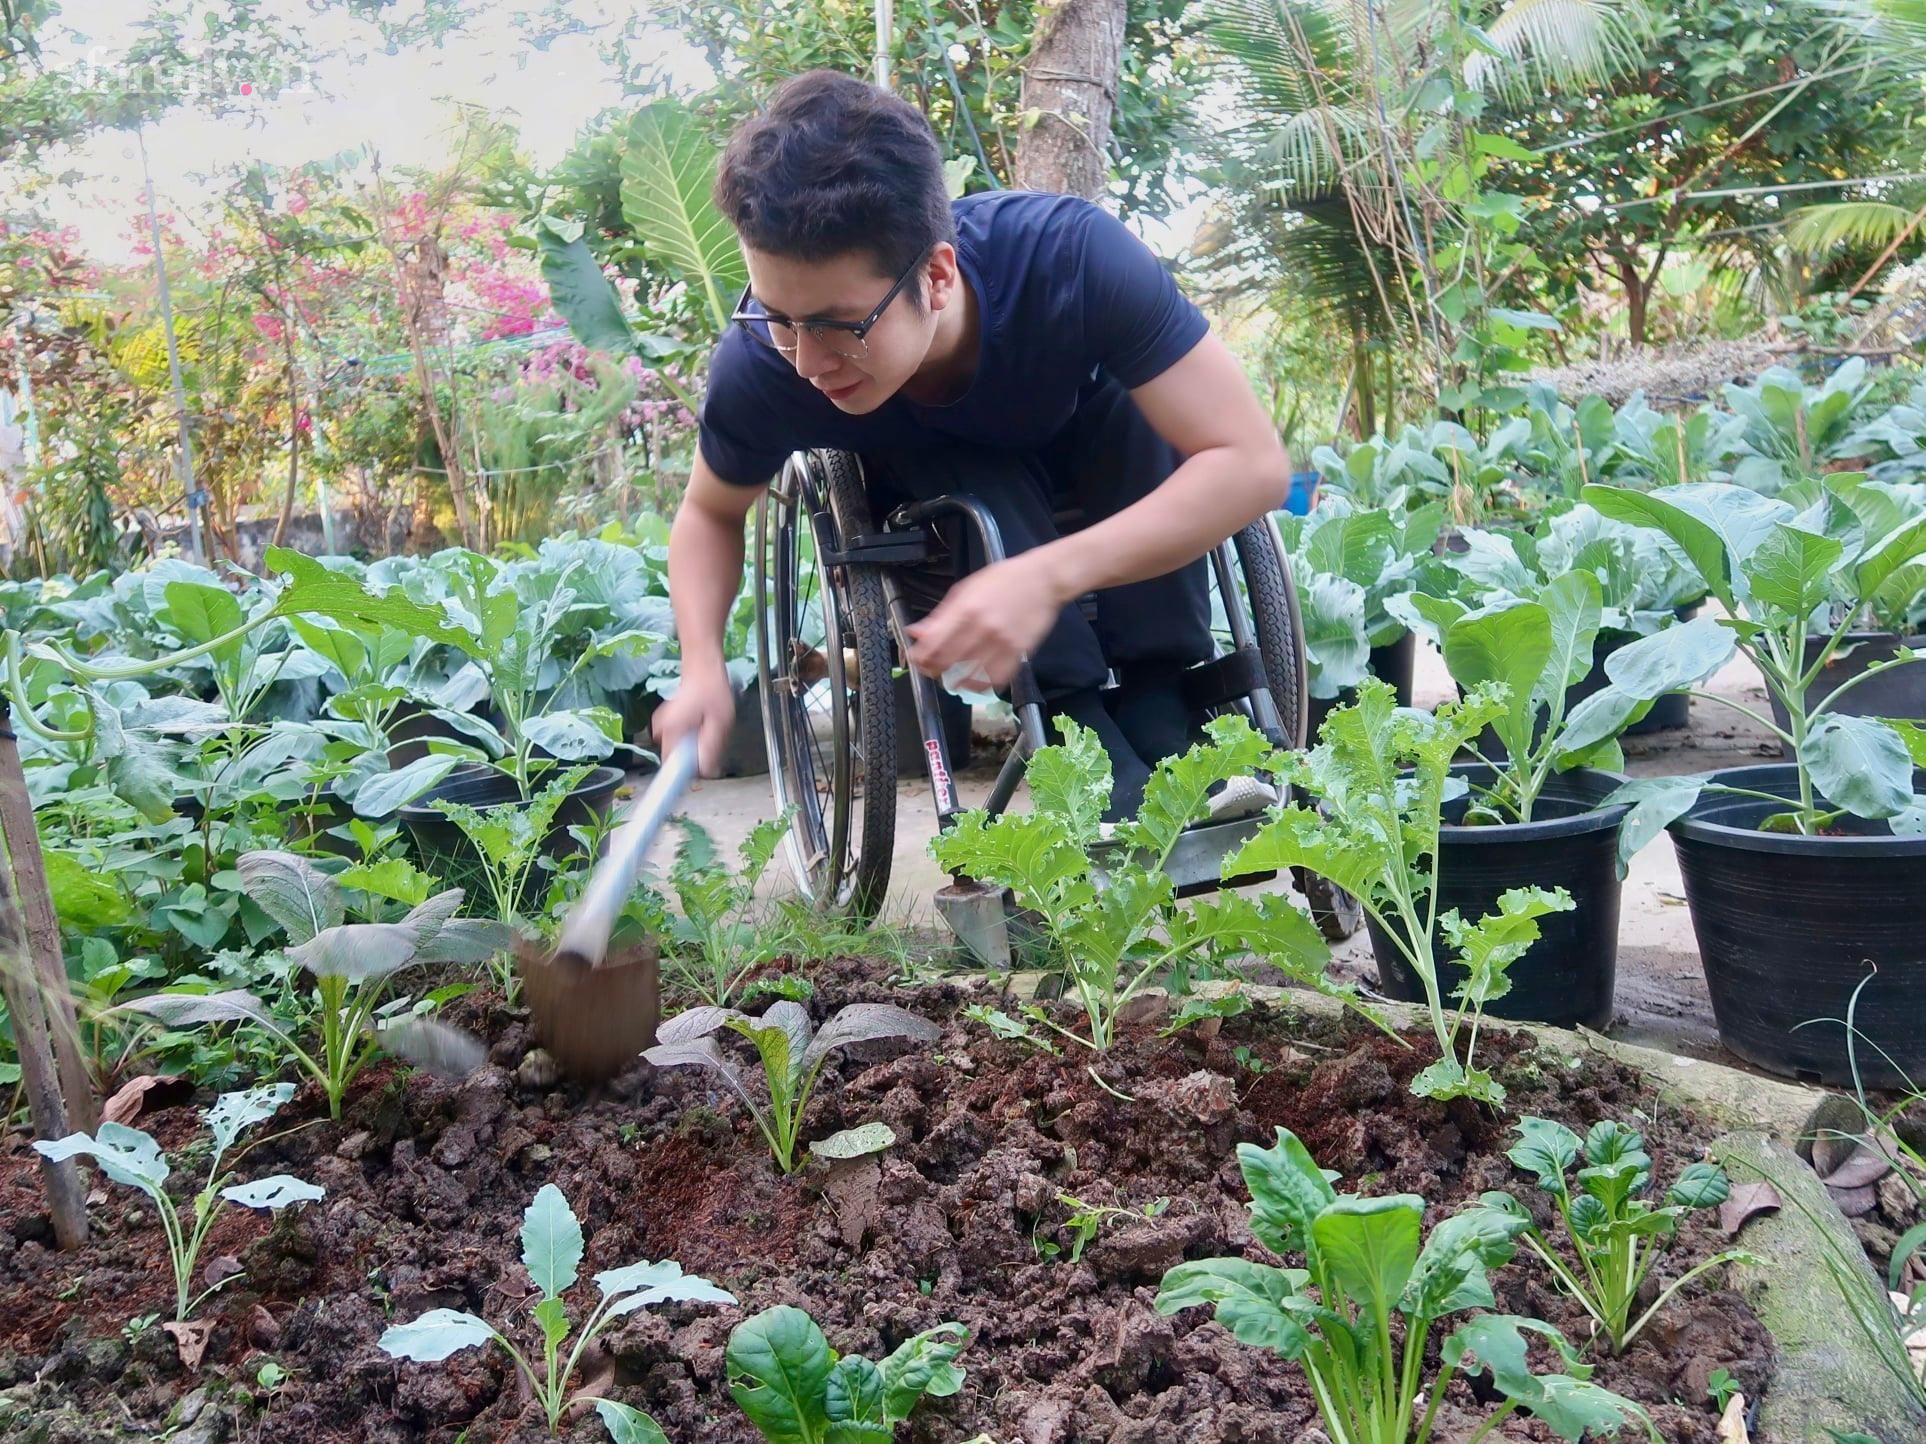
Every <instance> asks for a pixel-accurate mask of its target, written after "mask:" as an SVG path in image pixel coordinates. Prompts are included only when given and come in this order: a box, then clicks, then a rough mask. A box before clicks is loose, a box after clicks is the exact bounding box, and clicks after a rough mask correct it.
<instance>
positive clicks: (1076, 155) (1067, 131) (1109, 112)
mask: <svg viewBox="0 0 1926 1444" xmlns="http://www.w3.org/2000/svg"><path fill="white" fill-rule="evenodd" d="M1125 10H1126V6H1125V0H1046V3H1045V4H1044V5H1042V6H1041V7H1040V8H1039V10H1038V16H1039V19H1038V24H1037V33H1036V38H1035V41H1034V43H1033V44H1032V46H1031V48H1030V58H1029V60H1028V61H1026V62H1025V63H1024V67H1023V95H1022V101H1021V106H1022V112H1023V129H1022V132H1021V134H1020V135H1019V136H1018V139H1017V153H1016V169H1015V177H1014V179H1015V181H1016V185H1017V189H1019V190H1030V191H1061V192H1065V193H1067V194H1069V195H1077V196H1082V197H1084V198H1085V199H1086V200H1098V199H1100V198H1101V197H1102V196H1103V194H1104V188H1105V184H1106V182H1107V181H1108V180H1109V176H1110V120H1111V117H1112V116H1113V115H1114V114H1115V113H1116V108H1117V77H1118V71H1119V70H1120V68H1121V67H1122V64H1123V40H1124V18H1125Z"/></svg>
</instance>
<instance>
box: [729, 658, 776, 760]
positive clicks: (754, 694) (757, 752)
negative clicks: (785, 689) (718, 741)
mask: <svg viewBox="0 0 1926 1444" xmlns="http://www.w3.org/2000/svg"><path fill="white" fill-rule="evenodd" d="M766 735H767V734H766V733H764V731H763V728H762V683H761V679H759V678H756V677H751V678H750V679H749V685H748V686H746V687H744V688H743V689H742V690H741V691H740V692H738V693H736V725H735V726H734V727H733V728H732V729H730V732H729V745H728V746H726V747H725V748H723V750H722V775H723V776H724V777H762V776H764V775H765V774H767V773H768V771H769V746H768V743H767V742H766V741H765V740H764V739H765V737H766Z"/></svg>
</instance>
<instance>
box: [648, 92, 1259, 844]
mask: <svg viewBox="0 0 1926 1444" xmlns="http://www.w3.org/2000/svg"><path fill="white" fill-rule="evenodd" d="M715 193H716V200H717V203H718V205H719V206H720V208H721V210H722V213H723V214H724V215H725V216H726V217H727V218H728V219H729V221H730V222H731V223H732V224H733V225H734V226H735V228H736V232H737V234H738V236H739V237H740V238H741V241H742V246H743V251H744V254H745V257H746V259H747V263H748V271H749V282H750V284H749V287H748V289H747V291H745V293H744V294H743V296H742V298H741V300H740V302H739V304H738V305H737V307H736V312H735V321H736V325H735V327H734V329H732V330H731V331H730V333H729V334H728V335H727V336H725V337H724V338H723V340H722V342H721V343H720V344H719V345H718V346H717V348H716V351H715V354H714V357H713V359H712V361H711V364H710V371H709V384H708V391H707V394H706V396H705V398H704V401H703V403H702V409H701V418H700V435H699V449H698V454H697V456H696V459H695V463H694V467H693V470H692V473H691V476H690V479H689V486H688V490H687V492H686V493H685V495H684V497H683V501H682V504H681V507H680V509H679V510H678V512H677V514H676V518H675V523H674V526H673V528H672V529H671V531H670V536H669V585H670V594H671V596H672V597H673V599H674V606H675V616H676V625H677V628H678V631H679V634H680V637H681V643H682V669H683V670H682V683H681V686H680V687H679V689H678V690H677V691H676V693H675V695H674V696H673V697H672V698H670V699H669V700H668V701H667V702H666V703H665V704H664V705H663V706H662V708H661V709H660V710H659V711H658V713H657V714H656V722H655V730H656V734H657V737H658V739H659V740H660V741H661V743H662V744H663V745H665V746H666V745H669V744H671V743H673V742H675V741H676V740H677V739H678V738H680V737H681V736H683V735H685V734H687V733H689V732H691V731H693V732H695V733H697V734H698V738H699V741H700V751H701V754H702V759H703V767H704V771H706V772H710V773H713V772H714V771H715V769H716V767H717V765H718V764H719V760H720V757H721V754H722V751H723V748H724V744H725V741H726V739H727V736H728V733H729V730H730V727H731V725H732V723H733V721H734V718H735V698H734V694H733V691H732V688H731V686H730V682H729V679H728V676H727V673H726V672H725V670H724V665H723V664H724V656H723V634H724V627H725V624H726V620H727V617H728V614H729V611H730V609H731V606H732V604H733V603H734V600H735V597H736V593H737V590H738V587H739V586H740V583H741V579H742V570H743V547H744V542H743V529H744V527H743V523H744V518H745V517H746V515H747V513H748V512H749V510H750V508H751V507H753V506H754V505H755V502H756V500H757V498H758V496H759V495H760V493H761V492H762V490H763V488H764V487H766V486H767V485H768V483H769V482H770V480H771V479H772V478H773V477H774V476H775V474H776V473H777V472H778V471H779V470H780V469H781V467H782V464H783V461H784V459H785V458H786V457H787V456H788V455H789V454H790V453H791V452H794V451H797V450H800V449H806V448H818V447H820V448H833V449H837V450H843V451H848V452H852V453H854V454H856V455H857V456H859V457H861V458H862V461H863V468H864V475H865V478H866V486H867V487H868V488H869V490H870V493H871V496H872V500H873V502H874V504H875V511H876V514H877V515H879V516H880V515H882V514H884V513H885V512H886V511H887V510H888V509H889V508H890V507H892V506H894V505H896V504H898V503H900V502H902V501H907V500H913V499H924V498H928V497H933V496H937V495H943V494H955V493H969V494H971V495H973V496H975V497H976V498H977V499H978V500H980V501H981V502H983V503H984V504H985V505H986V506H987V507H988V508H989V510H990V511H991V513H992V514H993V515H994V516H995V518H996V520H997V523H998V526H999V529H1000V531H1001V533H1002V537H1003V541H1004V545H1005V548H1006V550H1007V551H1008V553H1009V556H1008V559H1007V560H1005V561H1002V562H999V563H996V564H994V565H990V566H986V567H983V568H981V569H980V570H976V571H974V572H972V573H971V574H970V575H968V576H965V577H964V578H962V579H961V580H960V581H958V582H957V583H956V584H955V585H954V586H952V587H951V588H950V589H949V590H948V592H947V593H946V594H945V595H944V596H943V598H942V599H941V600H940V602H938V603H937V604H936V605H935V607H934V608H933V609H932V610H931V611H930V612H929V613H928V615H927V616H925V617H923V618H922V619H921V620H920V621H918V622H916V623H914V624H913V625H912V626H911V628H910V638H911V650H910V653H909V657H908V659H907V660H908V661H909V663H910V665H912V666H914V667H915V668H917V669H918V670H920V671H922V672H924V673H926V674H927V675H930V676H943V675H944V674H946V673H947V674H949V675H950V676H951V677H957V676H959V675H976V676H981V677H982V678H985V679H987V680H988V682H989V683H990V684H991V685H993V686H995V687H998V688H1004V687H1007V686H1008V684H1009V683H1010V681H1011V679H1012V677H1013V676H1014V675H1015V673H1016V671H1017V668H1018V665H1019V663H1020V661H1021V660H1022V658H1024V657H1025V656H1026V655H1027V656H1028V657H1029V659H1030V664H1031V670H1032V674H1033V676H1034V678H1035V680H1036V683H1037V687H1038V690H1039V691H1040V692H1041V694H1042V697H1043V700H1044V703H1045V711H1046V715H1048V716H1050V717H1056V716H1061V715H1068V716H1070V717H1073V718H1075V719H1076V720H1077V721H1078V722H1080V723H1082V724H1083V725H1084V726H1086V727H1089V728H1091V729H1093V730H1094V731H1095V732H1096V733H1097V734H1098V735H1099V736H1100V737H1101V738H1102V740H1103V743H1104V746H1105V748H1106V749H1107V750H1108V752H1109V754H1110V758H1111V763H1112V768H1113V774H1114V777H1115V782H1114V786H1113V792H1112V799H1111V803H1112V806H1111V813H1110V815H1111V817H1112V818H1115V817H1122V816H1129V815H1131V814H1132V813H1134V812H1135V810H1136V807H1137V804H1138V802H1139V801H1140V799H1141V797H1142V791H1143V784H1144V782H1145V780H1146V779H1147V778H1148V776H1149V773H1150V769H1151V767H1152V766H1154V765H1155V764H1156V763H1157V762H1158V761H1159V760H1160V759H1162V758H1164V757H1166V756H1169V755H1171V754H1172V753H1175V752H1178V751H1181V750H1182V749H1183V748H1184V747H1185V746H1187V745H1188V743H1189V741H1190V740H1191V737H1192V735H1193V733H1194V730H1195V726H1196V722H1197V720H1198V719H1196V718H1194V717H1193V716H1191V715H1190V713H1189V712H1188V710H1187V707H1186V704H1185V702H1184V700H1183V695H1182V691H1181V689H1180V687H1179V686H1178V685H1177V683H1178V680H1179V678H1180V675H1181V674H1182V673H1183V672H1184V671H1185V670H1186V669H1188V668H1189V667H1191V666H1193V665H1195V664H1196V663H1198V662H1201V661H1204V660H1206V659H1207V658H1209V657H1210V656H1211V636H1210V625H1211V610H1210V594H1209V577H1208V570H1207V567H1206V564H1205V562H1204V561H1203V558H1204V557H1205V556H1206V555H1207V554H1208V553H1209V552H1210V551H1211V549H1212V548H1214V547H1216V546H1217V545H1218V544H1219V543H1221V542H1222V541H1224V539H1225V538H1227V537H1230V536H1231V535H1233V534H1234V533H1236V532H1237V531H1238V530H1239V529H1240V528H1242V527H1244V526H1245V525H1247V524H1248V523H1250V522H1252V521H1254V520H1256V519H1257V518H1259V517H1262V516H1264V515H1265V514H1266V513H1267V512H1269V511H1271V510H1273V509H1274V508H1276V507H1278V506H1281V505H1282V504H1283V501H1284V497H1285V494H1286V491H1287V489H1288V487H1289V482H1290V462H1289V459H1288V458H1287V457H1286V456H1285V454H1284V450H1283V447H1282V446H1281V445H1280V444H1279V442H1278V438H1277V435H1276V432H1275V430H1274V429H1273V428H1272V425H1271V422H1270V418H1269V417H1268V416H1267V415H1266V413H1265V411H1264V408H1263V407H1262V406H1261V405H1260V404H1259V402H1258V400H1257V398H1256V396H1255V395H1254V394H1253V392H1252V390H1251V388H1250V385H1249V383H1248V382H1247V381H1246V379H1245V377H1244V372H1243V368H1242V366H1241V365H1240V364H1239V363H1238V361H1237V360H1236V358H1235V357H1234V356H1232V354H1231V352H1230V351H1229V349H1228V348H1227V347H1226V346H1225V345H1224V344H1223V342H1222V341H1220V340H1219V339H1217V338H1216V337H1215V336H1213V335H1211V334H1210V330H1209V325H1208V323H1207V322H1206V320H1205V319H1204V317H1203V315H1202V313H1201V312H1199V311H1198V309H1197V308H1196V307H1195V306H1194V305H1192V304H1191V303H1190V302H1189V301H1188V300H1187V299H1186V298H1185V297H1184V296H1183V295H1182V293H1181V292H1180V291H1179V290H1178V288H1177V285H1176V283H1175V282H1174V281H1173V280H1172V278H1171V276H1170V274H1169V273H1168V272H1167V271H1166V270H1165V269H1164V267H1163V266H1162V265H1161V264H1160V263H1159V262H1158V260H1157V258H1156V257H1155V256H1154V255H1153V254H1152V253H1151V252H1150V251H1149V249H1148V248H1147V247H1145V246H1144V245H1143V243H1142V242H1141V241H1139V240H1138V239H1137V238H1136V237H1135V236H1134V235H1132V234H1131V233H1130V232H1129V231H1128V230H1126V229H1125V228H1124V226H1123V225H1122V224H1121V223H1120V222H1118V221H1117V220H1116V219H1114V218H1113V217H1112V216H1110V215H1108V214H1107V213H1106V212H1104V211H1103V210H1102V209H1100V208H1099V207H1097V206H1094V205H1092V204H1090V203H1089V202H1087V201H1084V200H1080V199H1077V198H1074V197H1070V196H1060V195H1043V194H1032V193H1025V192H1007V191H1006V192H993V193H989V194H982V195H974V196H967V197H964V198H963V199H961V200H957V201H954V202H952V201H951V200H950V199H949V197H948V192H947V188H946V186H945V182H944V175H943V169H942V157H941V153H940V151H939V150H938V148H937V144H936V139H935V136H934V135H933V133H932V132H931V130H930V128H929V125H928V123H927V122H926V121H925V120H924V118H923V117H922V115H921V114H920V113H918V112H917V111H916V110H915V109H914V108H912V107H911V106H910V105H908V104H907V103H906V102H904V101H902V100H900V99H897V98H895V97H893V96H891V95H890V94H888V93H887V92H886V91H882V90H879V89H877V88H875V87H873V86H870V85H868V84H865V83H864V82H862V81H860V80H856V79H853V78H851V77H849V76H845V75H840V74H836V73H833V72H829V71H816V72H812V73H810V74H807V75H802V76H799V77H797V78H795V79H793V80H791V81H789V82H787V83H786V84H784V85H783V86H782V87H781V88H780V89H778V90H777V91H776V92H775V94H774V95H773V96H772V97H771V98H770V100H769V102H768V103H767V105H766V106H765V107H764V108H763V109H762V110H761V111H760V112H759V113H757V114H756V115H754V116H752V117H750V118H749V119H748V120H747V121H745V122H744V123H743V124H742V126H741V127H740V128H739V129H738V130H737V132H736V134H735V136H734V137H733V138H732V140H731V141H730V144H729V147H728V150H727V152H726V153H725V154H724V156H723V159H722V163H721V167H720V170H719V173H718V176H717V180H716V189H715ZM1064 503H1068V504H1070V505H1073V506H1074V507H1076V508H1077V509H1078V510H1080V511H1081V512H1082V514H1083V516H1084V518H1085V521H1086V524H1085V525H1083V526H1082V527H1081V528H1079V529H1078V530H1076V531H1074V532H1072V533H1070V534H1067V535H1060V534H1059V533H1058V530H1057V528H1056V525H1055V522H1054V517H1055V515H1056V512H1057V510H1058V508H1059V506H1060V505H1062V504H1064ZM1093 593H1094V595H1095V598H1096V607H1095V617H1094V620H1092V619H1091V618H1089V617H1086V615H1085V613H1084V611H1083V609H1082V608H1081V607H1080V606H1079V601H1080V599H1082V598H1083V597H1085V596H1086V595H1088V594H1093ZM1113 676H1114V678H1115V681H1116V686H1115V687H1114V688H1112V689H1110V690H1108V691H1102V690H1100V689H1103V688H1104V687H1105V684H1106V683H1107V682H1108V681H1109V680H1110V679H1111V678H1112V677H1113ZM1271 800H1274V794H1269V793H1268V792H1267V790H1266V789H1264V788H1263V786H1262V784H1257V783H1253V784H1252V786H1251V787H1250V788H1248V789H1245V790H1244V791H1243V792H1242V793H1240V794H1238V795H1237V796H1236V797H1234V798H1227V799H1222V801H1224V802H1226V803H1227V805H1226V806H1225V807H1224V808H1223V809H1222V810H1221V812H1220V815H1234V812H1235V811H1236V810H1250V809H1253V808H1255V807H1261V806H1263V805H1264V804H1265V803H1267V802H1269V801H1271Z"/></svg>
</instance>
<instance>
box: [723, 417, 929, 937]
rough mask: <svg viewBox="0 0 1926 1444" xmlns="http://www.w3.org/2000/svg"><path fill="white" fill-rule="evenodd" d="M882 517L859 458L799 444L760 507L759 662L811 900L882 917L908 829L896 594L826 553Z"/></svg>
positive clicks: (795, 857)
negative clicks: (900, 785)
mask: <svg viewBox="0 0 1926 1444" xmlns="http://www.w3.org/2000/svg"><path fill="white" fill-rule="evenodd" d="M873 530H874V526H873V524H872V522H871V520H870V512H869V500H868V497H867V496H866V495H865V494H864V490H863V482H862V476H861V474H860V473H859V472H858V470H857V465H856V461H855V459H854V458H853V457H850V456H848V455H846V454H844V453H842V452H834V451H814V452H808V453H799V454H797V455H796V456H793V457H791V458H790V460H789V462H788V463H787V464H786V465H785V466H784V468H783V473H782V477H781V479H780V480H779V481H778V482H777V484H776V485H775V486H773V487H771V488H770V490H769V492H768V494H766V495H765V496H764V497H763V499H762V501H761V503H760V504H759V505H758V507H757V511H756V558H755V598H756V668H757V679H758V683H759V685H760V688H761V692H762V715H763V731H764V734H765V736H766V739H767V743H768V748H769V779H770V784H771V786H772V788H773V789H774V792H775V800H776V806H777V808H778V809H791V808H793V809H794V816H793V820H792V822H791V824H790V829H789V836H788V839H787V843H786V846H787V850H788V853H789V858H790V862H791V865H792V868H793V870H794V872H795V875H796V883H797V886H798V887H799V888H800V889H801V890H802V892H803V894H804V896H805V897H807V898H808V899H809V901H810V903H811V904H812V905H814V906H815V907H818V908H821V909H824V910H825V911H841V912H845V913H848V914H849V915H851V916H854V917H858V918H870V917H873V916H874V915H875V914H876V912H877V910H878V909H879V908H881V906H882V904H883V898H884V895H885V894H886V893H887V892H888V891H889V870H890V855H891V852H892V850H893V848H894V846H895V841H896V708H895V698H894V693H893V690H892V687H891V681H890V669H891V658H892V652H891V646H890V628H889V606H888V603H887V601H886V600H885V598H884V594H883V583H882V578H881V576H880V575H879V574H878V572H877V569H876V568H875V567H873V566H857V565H852V564H847V563H844V564H837V565H829V566H825V565H822V564H820V563H819V561H818V560H817V559H818V558H819V557H822V556H824V555H834V554H836V553H837V552H839V551H840V550H841V548H842V546H843V543H844V540H845V539H846V538H851V537H857V536H863V535H867V534H868V533H870V532H872V531H873Z"/></svg>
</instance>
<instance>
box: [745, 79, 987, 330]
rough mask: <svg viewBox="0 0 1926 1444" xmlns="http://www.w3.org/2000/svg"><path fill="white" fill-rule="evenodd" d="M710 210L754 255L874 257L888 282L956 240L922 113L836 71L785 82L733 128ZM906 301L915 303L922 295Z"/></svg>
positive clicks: (939, 161) (939, 163)
mask: <svg viewBox="0 0 1926 1444" xmlns="http://www.w3.org/2000/svg"><path fill="white" fill-rule="evenodd" d="M715 200H716V205H717V206H718V207H719V208H720V209H721V211H722V213H723V215H725V216H727V217H728V219H729V221H730V223H731V224H733V225H734V226H735V228H736V234H737V235H739V236H740V237H741V238H742V242H743V244H744V245H746V246H748V247H749V248H750V249H752V250H757V251H764V252H767V253H768V254H770V255H773V256H783V257H787V258H789V259H792V260H799V261H826V260H830V259H832V258H834V257H837V256H847V255H853V254H859V253H860V254H867V255H869V256H872V257H874V258H875V261H876V269H877V271H878V273H879V274H881V275H885V276H888V277H890V278H891V279H894V278H895V277H897V276H900V275H902V273H903V272H904V271H907V270H908V269H909V268H910V266H911V265H913V264H914V263H915V262H916V260H917V259H918V258H919V257H921V256H922V255H923V254H924V253H925V252H926V251H928V250H929V249H930V247H932V246H934V245H935V244H936V243H937V242H938V241H954V240H955V239H956V222H955V220H954V219H953V218H952V216H951V214H950V198H949V190H948V187H947V186H946V185H945V184H944V179H943V154H942V152H941V151H940V150H938V149H937V145H936V136H935V134H934V133H933V132H932V131H931V130H930V125H929V122H928V121H927V120H925V119H924V118H923V115H922V112H920V111H918V110H917V109H916V108H915V107H914V106H912V105H910V104H909V103H908V102H907V101H904V100H900V99H898V98H897V97H896V96H893V95H891V94H890V93H889V92H888V91H886V90H880V89H878V88H877V87H876V86H873V85H869V84H867V83H865V82H864V81H861V80H857V79H855V78H854V77H853V76H848V75H843V74H840V73H838V72H836V71H833V70H812V71H810V72H808V73H807V74H805V75H798V76H796V77H795V78H794V79H793V80H788V81H785V82H783V84H782V85H781V86H780V87H778V88H777V90H776V92H775V94H773V95H771V96H770V97H769V101H768V103H767V104H766V105H764V106H763V108H762V109H761V110H760V111H758V112H757V113H756V114H755V115H752V116H750V117H749V118H748V119H747V120H745V121H744V122H743V123H742V124H741V125H740V126H738V127H737V129H736V133H735V135H734V136H732V137H731V138H730V141H729V148H728V150H727V151H725V152H724V153H723V157H722V165H721V168H720V169H719V170H718V171H717V173H716V189H715ZM909 294H910V296H911V298H912V300H913V301H915V302H916V303H918V304H920V302H921V299H922V296H921V291H920V289H916V288H912V289H911V290H910V292H909Z"/></svg>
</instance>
